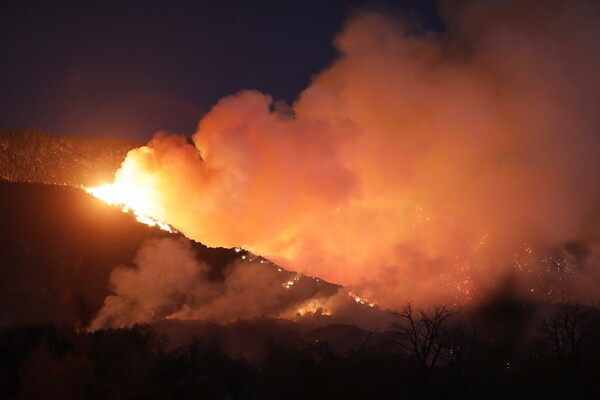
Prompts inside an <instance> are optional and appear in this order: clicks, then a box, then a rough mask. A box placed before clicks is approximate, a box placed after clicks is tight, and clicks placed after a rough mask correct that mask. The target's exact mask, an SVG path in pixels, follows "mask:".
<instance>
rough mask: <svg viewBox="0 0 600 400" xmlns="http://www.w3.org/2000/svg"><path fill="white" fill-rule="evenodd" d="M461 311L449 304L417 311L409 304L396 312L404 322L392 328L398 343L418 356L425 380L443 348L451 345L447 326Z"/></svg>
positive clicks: (393, 325) (410, 353)
mask: <svg viewBox="0 0 600 400" xmlns="http://www.w3.org/2000/svg"><path fill="white" fill-rule="evenodd" d="M457 312H458V311H456V310H452V309H449V308H447V307H446V306H439V307H434V308H432V309H429V310H425V309H422V308H420V309H417V310H413V308H412V305H411V304H410V303H409V304H407V305H406V306H404V308H403V309H402V311H401V312H399V313H396V316H397V317H398V318H400V320H401V322H399V323H394V324H392V327H391V328H392V329H391V330H392V333H393V334H394V335H395V336H396V338H397V340H395V343H396V344H398V345H399V346H400V347H402V348H404V349H405V350H406V351H408V353H409V355H411V356H413V357H414V358H415V359H416V361H417V364H418V366H419V370H420V372H421V374H422V377H423V379H424V380H427V378H428V377H429V375H430V374H431V372H432V371H433V369H434V368H435V366H436V364H437V362H438V361H439V359H440V356H441V354H442V351H443V350H444V349H445V348H448V346H449V336H448V327H447V326H446V325H447V322H448V320H449V319H450V318H452V317H453V316H454V315H456V313H457Z"/></svg>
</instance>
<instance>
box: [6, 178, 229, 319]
mask: <svg viewBox="0 0 600 400" xmlns="http://www.w3.org/2000/svg"><path fill="white" fill-rule="evenodd" d="M0 221H1V222H0V277H1V278H2V279H0V310H1V311H0V326H9V325H17V324H23V323H41V322H49V321H54V322H59V323H67V324H73V323H76V322H77V323H79V324H83V325H86V324H87V322H88V321H89V318H91V316H92V315H93V314H94V313H95V312H96V311H97V310H98V309H99V308H100V307H101V306H102V304H103V301H104V298H105V297H106V296H107V295H108V294H109V288H108V277H109V275H110V273H111V272H112V270H113V269H114V268H115V267H117V266H118V265H130V264H131V261H132V259H133V258H134V256H135V254H136V252H137V250H138V249H139V247H140V246H141V245H142V244H143V243H144V242H145V241H147V240H148V239H152V238H165V237H169V236H171V237H172V236H176V235H172V234H169V233H166V232H164V231H161V230H160V229H158V228H151V227H148V226H146V225H144V224H140V223H139V222H137V221H136V220H135V218H134V217H133V216H131V215H128V214H124V213H122V212H121V211H120V210H118V209H116V208H114V207H110V206H108V205H106V204H105V203H103V202H101V201H100V200H97V199H96V198H94V197H92V196H91V195H88V194H87V193H85V192H84V191H82V190H79V189H75V188H71V187H68V186H50V185H43V184H28V183H9V182H2V181H0ZM194 250H195V252H196V254H198V257H199V258H200V259H201V260H203V261H205V262H206V263H209V264H211V265H213V266H214V267H215V268H216V269H220V268H223V267H224V265H226V264H227V263H229V262H230V261H231V260H232V259H234V258H236V257H238V254H237V253H236V252H235V251H233V250H227V249H209V248H206V247H205V246H202V245H201V244H198V243H195V244H194Z"/></svg>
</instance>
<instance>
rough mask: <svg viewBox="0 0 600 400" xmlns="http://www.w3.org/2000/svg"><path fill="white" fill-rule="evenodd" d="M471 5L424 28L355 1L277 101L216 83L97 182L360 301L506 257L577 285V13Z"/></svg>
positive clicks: (585, 285) (589, 43)
mask: <svg viewBox="0 0 600 400" xmlns="http://www.w3.org/2000/svg"><path fill="white" fill-rule="evenodd" d="M475 3H477V2H473V3H470V2H465V3H464V5H462V6H460V7H456V8H450V9H447V10H444V13H443V14H444V17H445V18H446V19H447V20H448V22H449V26H450V28H449V30H448V32H446V33H445V34H444V35H441V36H439V35H437V34H434V33H431V34H428V35H422V36H411V35H409V34H407V31H406V30H405V28H404V27H403V26H402V24H401V23H400V22H399V21H398V20H396V19H394V18H392V17H390V16H387V15H382V14H379V13H366V14H361V15H358V16H356V17H355V18H354V19H352V20H351V21H350V22H349V23H348V24H347V25H346V28H345V30H344V31H343V32H342V33H341V34H340V35H339V36H338V38H337V39H336V41H335V44H336V46H337V48H338V51H339V53H340V56H339V59H337V60H336V61H335V62H334V63H333V64H332V65H331V66H330V67H329V68H327V69H326V70H324V71H322V72H320V73H319V74H317V75H315V77H314V79H313V81H312V83H311V84H310V86H309V87H308V88H307V89H306V90H304V91H303V92H302V93H301V94H300V96H299V98H298V100H297V101H296V102H295V103H294V104H292V105H291V106H289V107H281V106H280V105H279V104H278V103H275V102H274V101H273V99H272V98H271V97H270V96H267V95H264V94H261V93H258V92H255V91H242V92H240V93H238V94H236V95H233V96H229V97H226V98H224V99H222V100H221V101H219V102H218V103H217V104H216V105H215V106H214V107H213V109H212V110H211V111H210V112H208V113H207V114H206V115H205V116H204V117H203V118H202V120H201V121H200V123H199V127H198V130H197V132H196V133H195V135H194V136H193V142H194V144H190V143H189V142H188V141H187V140H186V138H184V137H178V136H173V135H168V134H164V133H160V134H158V135H156V136H155V138H154V139H153V140H152V141H151V142H150V143H148V144H147V145H146V146H144V147H141V148H138V149H134V150H132V151H131V152H130V153H129V154H128V156H127V159H126V160H125V162H124V163H123V165H122V168H121V169H120V170H119V172H118V173H117V175H116V177H115V183H114V186H113V187H112V188H111V190H110V191H109V192H110V195H108V196H107V197H106V198H107V199H109V200H110V201H116V202H122V203H123V204H126V205H128V206H129V207H131V208H132V209H134V210H136V211H139V212H140V213H142V214H144V215H152V216H153V217H155V218H157V219H159V220H163V221H168V222H169V224H171V225H172V226H174V227H175V228H176V229H178V230H179V231H181V232H182V233H184V234H185V235H186V236H187V237H189V238H192V239H194V240H197V241H199V242H202V243H204V244H207V245H209V246H223V247H241V248H244V249H247V250H249V251H251V252H253V253H254V254H259V255H261V256H264V257H266V258H268V259H269V260H272V261H273V262H275V263H276V264H278V265H281V266H283V267H285V268H288V269H290V270H294V271H298V272H299V273H302V274H305V275H309V276H315V277H319V278H322V279H325V280H327V281H330V282H334V283H337V284H341V285H344V286H345V287H347V288H348V289H351V290H352V293H359V294H360V296H361V297H354V298H355V301H356V302H358V303H361V304H371V303H373V302H376V303H377V304H378V305H380V306H381V307H384V308H399V307H401V306H402V305H404V304H406V302H407V301H413V302H414V303H415V304H418V305H432V304H441V303H445V304H464V303H467V302H471V301H474V300H475V301H476V300H479V299H481V298H482V296H484V294H485V293H486V292H489V291H490V290H497V289H498V288H501V287H502V286H503V285H504V282H505V281H506V279H507V277H508V276H509V275H513V276H517V279H514V280H513V281H511V282H514V283H512V285H513V286H514V289H513V290H514V291H516V292H521V293H524V295H527V296H534V295H535V296H540V297H543V298H545V299H556V296H557V295H558V294H559V293H565V292H566V291H570V292H571V293H573V294H574V295H575V294H576V295H577V296H579V298H580V299H583V300H584V299H588V300H590V299H595V298H597V297H598V294H597V290H595V289H594V288H595V285H597V284H598V282H600V278H599V277H600V271H599V270H600V267H599V265H600V262H598V260H600V245H599V243H600V233H599V232H598V229H597V226H598V223H597V221H598V215H600V214H598V209H600V208H599V204H600V186H599V185H598V181H597V180H598V176H600V158H599V157H598V154H597V153H598V149H599V148H600V137H599V136H598V135H597V132H598V129H599V120H598V118H597V110H596V107H597V106H596V105H597V104H598V91H597V88H598V87H600V82H599V75H598V74H597V71H598V68H600V65H599V63H598V60H599V59H598V58H593V57H590V56H589V55H590V54H595V53H594V51H595V50H594V49H595V48H596V47H595V46H596V42H595V41H594V39H593V38H594V37H595V36H594V34H593V33H594V32H597V29H598V28H597V24H596V22H595V21H594V20H593V19H590V18H589V17H588V15H594V14H593V13H589V12H587V11H586V10H585V9H582V8H580V6H579V5H574V4H571V3H570V2H551V4H550V5H548V6H546V5H545V4H542V5H540V3H539V2H537V3H536V2H527V1H525V2H514V3H510V2H509V3H510V4H509V3H504V2H500V3H498V4H496V3H493V4H491V3H490V5H486V6H485V7H483V6H482V7H477V6H474V5H473V4H475ZM461 4H462V3H461ZM486 4H487V3H486ZM507 4H509V5H507ZM521 8H523V9H521ZM519 16H527V18H525V17H523V18H521V17H519ZM565 27H569V29H567V30H565ZM571 28H572V29H571ZM99 191H100V190H99ZM100 192H101V191H100ZM113 196H116V197H113ZM573 242H577V243H583V242H585V250H586V251H585V252H580V254H576V255H574V254H572V253H570V252H569V250H568V248H567V244H568V243H573ZM524 243H526V245H525V246H526V247H525V248H523V246H524V245H523V244H524ZM582 271H584V272H585V273H583V272H582ZM567 278H568V279H567ZM567 281H568V283H569V286H567V285H566V282H567ZM294 283H295V281H294V280H293V279H292V280H290V281H289V282H287V283H284V287H291V286H292V285H294ZM532 288H534V289H535V290H533V289H532ZM544 296H545V297H544ZM585 296H587V297H585ZM363 297H364V298H368V299H369V301H366V300H364V299H363ZM346 300H347V297H346ZM189 313H190V314H191V315H192V314H194V313H193V310H192V311H190V312H189Z"/></svg>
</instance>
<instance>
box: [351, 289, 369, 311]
mask: <svg viewBox="0 0 600 400" xmlns="http://www.w3.org/2000/svg"><path fill="white" fill-rule="evenodd" d="M348 296H350V297H352V298H353V299H354V301H355V302H357V303H358V304H362V305H365V306H369V307H371V308H373V307H375V305H376V304H375V303H371V302H369V301H368V300H366V299H364V298H362V297H358V296H357V295H355V294H354V293H352V292H348Z"/></svg>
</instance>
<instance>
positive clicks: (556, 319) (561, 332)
mask: <svg viewBox="0 0 600 400" xmlns="http://www.w3.org/2000/svg"><path fill="white" fill-rule="evenodd" d="M538 329H539V331H540V333H541V334H542V341H543V342H544V343H545V344H546V345H547V346H548V347H550V348H551V349H552V351H553V353H554V356H555V357H556V358H557V360H558V363H559V365H560V366H561V368H562V369H563V371H564V372H565V373H566V375H567V379H568V383H569V386H571V380H572V377H573V374H574V373H575V371H576V370H577V369H578V368H579V365H580V364H581V359H582V357H583V355H584V353H585V351H586V345H587V343H588V339H589V334H590V330H591V318H590V311H589V310H588V309H585V308H584V307H582V306H581V305H579V304H561V306H560V308H559V309H558V311H557V312H556V313H554V314H553V315H551V316H549V317H546V318H543V319H542V320H541V321H540V323H539V325H538Z"/></svg>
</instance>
